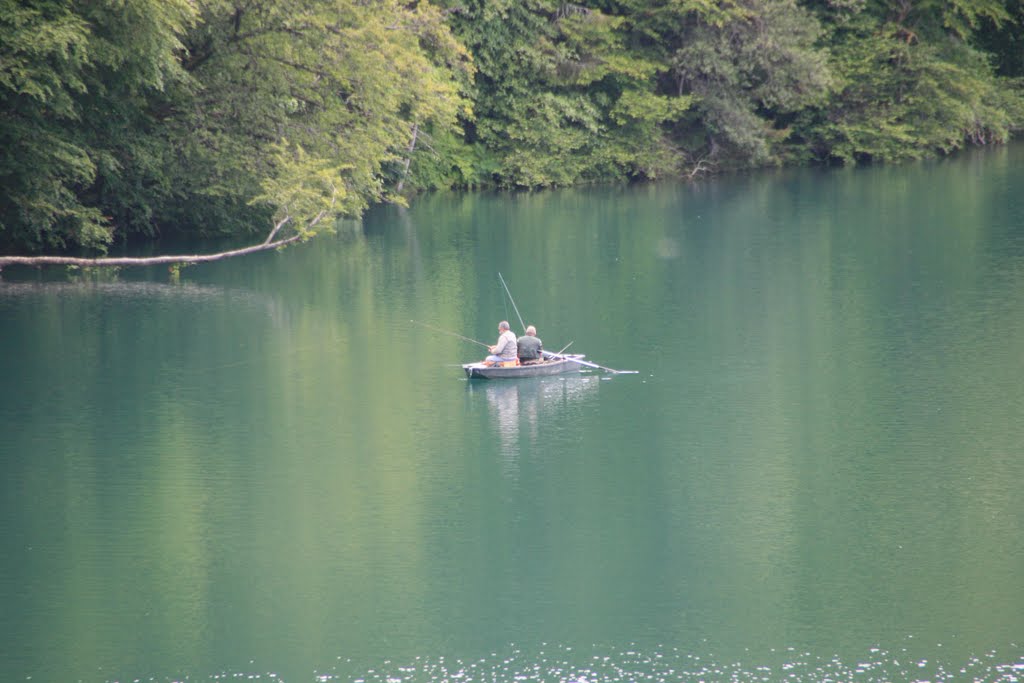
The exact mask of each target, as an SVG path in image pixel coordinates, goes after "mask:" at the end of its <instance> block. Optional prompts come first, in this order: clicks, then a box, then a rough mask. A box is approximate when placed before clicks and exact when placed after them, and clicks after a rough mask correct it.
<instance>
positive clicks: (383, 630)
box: [0, 144, 1024, 683]
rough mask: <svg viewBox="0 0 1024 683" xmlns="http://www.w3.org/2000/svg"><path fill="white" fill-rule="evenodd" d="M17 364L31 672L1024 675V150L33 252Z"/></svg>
mask: <svg viewBox="0 0 1024 683" xmlns="http://www.w3.org/2000/svg"><path fill="white" fill-rule="evenodd" d="M499 273H500V274H501V277H502V278H503V279H504V281H505V282H506V283H507V285H508V288H509V291H510V292H511V294H512V296H513V297H514V305H513V301H512V300H510V299H509V297H508V296H507V295H506V293H505V291H504V288H503V287H502V283H501V280H500V279H499ZM520 314H521V315H522V320H520ZM502 319H505V320H508V321H509V322H510V323H511V324H512V328H513V329H514V330H516V331H517V332H521V330H522V325H523V324H524V323H525V324H534V325H536V326H537V328H538V335H539V336H540V337H541V338H542V339H543V341H544V345H545V348H547V349H548V350H558V349H561V348H563V347H565V346H566V345H570V346H569V350H570V351H572V352H576V353H585V354H587V358H588V359H590V360H591V361H593V362H595V363H598V364H601V365H604V366H607V367H610V368H616V369H629V370H636V371H637V374H630V375H613V374H609V373H605V372H601V371H589V370H588V371H587V372H584V373H581V374H578V375H568V376H561V377H552V378H543V379H534V380H518V381H506V382H487V381H478V380H474V381H472V382H470V381H467V380H466V379H465V378H464V375H463V373H462V370H461V368H460V367H459V364H460V363H464V362H469V361H472V360H478V359H480V358H482V356H483V355H484V353H485V350H484V349H483V348H482V346H481V345H478V344H474V343H473V342H472V341H467V340H466V339H462V338H460V336H461V337H467V338H469V339H471V340H475V341H477V342H483V343H484V344H493V343H494V341H495V339H496V337H497V329H496V326H497V323H498V321H499V320H502ZM0 378H2V385H0V475H2V476H0V606H2V608H0V680H4V681H27V680H32V681H53V682H64V681H83V682H86V683H93V682H108V681H118V682H127V681H136V680H138V681H185V680H189V681H217V680H222V681H223V680H227V681H231V680H264V681H283V682H284V683H295V682H297V681H298V682H310V681H317V682H325V681H341V682H345V683H405V682H410V683H411V682H418V681H424V682H426V681H431V682H439V681H453V682H455V681H457V682H459V683H472V682H477V681H480V682H483V681H487V682H488V683H513V682H519V681H543V682H546V683H547V682H552V681H565V682H569V681H572V682H573V683H602V682H611V681H655V682H657V681H687V682H689V681H693V682H694V683H697V682H698V681H707V682H709V683H710V682H711V681H819V682H822V683H824V682H825V681H836V680H842V681H893V680H896V681H943V680H957V681H962V680H970V681H1007V682H1009V681H1017V680H1018V679H1024V640H1022V639H1024V503H1022V501H1021V490H1022V489H1021V482H1022V481H1024V146H1022V145H1019V144H1018V145H1014V146H1010V147H1005V148H998V149H992V150H986V151H981V152H974V153H969V154H963V155H959V156H957V157H956V158H953V159H949V160H944V161H936V162H926V163H917V164H910V165H906V166H899V167H872V168H843V169H829V170H821V169H796V170H782V171H768V172H762V173H757V174H750V175H742V176H733V177H722V178H717V179H706V180H701V181H700V182H697V183H693V184H677V183H657V184H650V185H641V186H621V187H619V186H616V187H591V188H582V189H571V190H560V191H554V192H544V193H530V194H488V193H481V194H472V195H452V194H444V195H436V196H427V197H424V198H421V199H419V200H417V201H415V202H414V203H413V205H412V206H411V207H410V208H409V209H400V208H395V207H381V208H377V209H374V210H372V211H371V212H369V213H368V214H367V215H366V217H365V218H364V220H363V221H361V222H359V223H351V224H343V225H341V226H339V230H338V233H337V234H336V235H332V236H327V237H323V238H320V239H317V240H314V241H312V242H310V243H307V244H304V245H300V246H297V247H293V248H289V249H287V250H285V251H283V252H281V253H269V254H261V255H256V256H251V257H246V258H242V259H238V260H233V261H227V262H222V263H212V264H207V265H200V266H195V267H190V268H185V269H183V270H182V274H181V280H180V282H178V283H172V282H170V281H169V278H168V274H167V272H166V270H164V269H153V270H143V271H129V270H125V271H121V272H120V273H119V274H116V275H113V276H112V275H109V274H108V275H102V274H101V275H99V276H96V275H93V274H89V273H86V274H82V273H78V272H73V273H70V274H67V273H65V272H64V271H62V270H50V271H41V272H40V271H35V270H29V269H16V268H7V269H5V271H4V273H3V280H2V281H0Z"/></svg>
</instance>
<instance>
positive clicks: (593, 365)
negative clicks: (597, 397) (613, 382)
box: [498, 273, 639, 375]
mask: <svg viewBox="0 0 1024 683" xmlns="http://www.w3.org/2000/svg"><path fill="white" fill-rule="evenodd" d="M498 279H499V280H501V286H502V287H504V288H505V293H506V294H508V300H509V301H511V302H512V308H513V309H515V312H516V315H517V316H519V324H520V325H522V326H523V331H524V332H525V331H526V325H525V323H523V316H521V315H519V308H518V307H517V306H516V302H515V300H514V299H513V298H512V292H510V291H508V285H506V284H505V278H503V277H501V273H498ZM569 344H572V342H569ZM567 348H569V345H568V344H566V346H565V348H563V349H562V351H565V349H567ZM562 351H559V352H558V353H551V352H550V351H545V352H544V353H546V354H547V355H549V356H553V357H555V358H560V359H562V360H568V361H572V362H573V363H579V364H580V365H585V366H587V367H588V368H597V369H598V370H604V371H605V372H610V373H612V374H613V375H636V374H638V373H639V371H637V370H616V369H614V368H606V367H605V366H603V365H598V364H597V363H591V362H589V361H585V360H580V359H579V358H573V357H572V356H563V355H562Z"/></svg>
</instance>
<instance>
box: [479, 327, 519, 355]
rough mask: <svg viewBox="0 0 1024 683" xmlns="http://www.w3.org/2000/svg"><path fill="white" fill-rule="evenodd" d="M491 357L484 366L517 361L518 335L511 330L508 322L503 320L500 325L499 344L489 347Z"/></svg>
mask: <svg viewBox="0 0 1024 683" xmlns="http://www.w3.org/2000/svg"><path fill="white" fill-rule="evenodd" d="M488 349H489V350H490V352H491V355H489V356H487V358H485V359H484V365H487V366H491V365H494V364H495V363H504V362H506V361H512V362H515V360H516V351H517V344H516V333H515V332H513V331H512V330H511V329H509V326H508V321H506V320H502V321H501V322H500V323H498V343H497V344H495V345H494V346H490V347H488Z"/></svg>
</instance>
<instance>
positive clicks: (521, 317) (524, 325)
mask: <svg viewBox="0 0 1024 683" xmlns="http://www.w3.org/2000/svg"><path fill="white" fill-rule="evenodd" d="M498 279H499V280H501V286H502V287H504V288H505V293H506V294H508V300H509V301H511V302H512V309H513V310H514V311H515V312H516V317H518V318H519V325H520V326H522V328H523V334H526V323H524V322H523V316H521V315H519V307H518V306H516V302H515V299H513V298H512V292H510V291H508V285H506V284H505V278H503V277H502V276H501V273H500V272H499V273H498Z"/></svg>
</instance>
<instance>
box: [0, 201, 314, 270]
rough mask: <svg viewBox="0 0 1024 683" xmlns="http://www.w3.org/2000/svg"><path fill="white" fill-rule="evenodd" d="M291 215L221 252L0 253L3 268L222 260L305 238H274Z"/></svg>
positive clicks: (152, 264)
mask: <svg viewBox="0 0 1024 683" xmlns="http://www.w3.org/2000/svg"><path fill="white" fill-rule="evenodd" d="M323 214H324V212H321V214H320V215H319V216H317V217H316V219H315V221H314V222H313V223H312V224H311V226H312V225H315V224H316V223H318V222H319V221H320V219H321V218H322V217H323ZM288 220H289V218H288V217H286V218H284V219H283V220H281V221H279V222H278V223H277V225H275V226H274V229H273V230H272V231H271V232H270V234H269V235H268V236H267V239H266V240H264V241H263V242H261V243H259V244H255V245H253V246H251V247H243V248H241V249H231V250H228V251H220V252H217V253H216V254H179V255H170V256H139V257H131V256H99V257H96V258H82V257H78V256H0V270H3V268H4V266H10V265H22V266H79V267H81V268H107V267H122V266H159V265H162V264H171V265H173V264H179V265H186V264H190V263H207V262H209V261H220V260H222V259H227V258H233V257H235V256H244V255H246V254H255V253H256V252H259V251H267V250H269V249H277V248H279V247H283V246H286V245H288V244H291V243H292V242H296V241H298V240H300V239H302V238H303V237H304V236H305V235H304V234H303V233H297V234H295V235H292V236H291V237H288V238H285V239H280V240H277V241H276V242H274V241H271V240H273V239H274V236H275V235H276V234H277V233H278V231H279V230H280V229H281V228H282V227H283V226H284V224H285V223H287V222H288Z"/></svg>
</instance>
